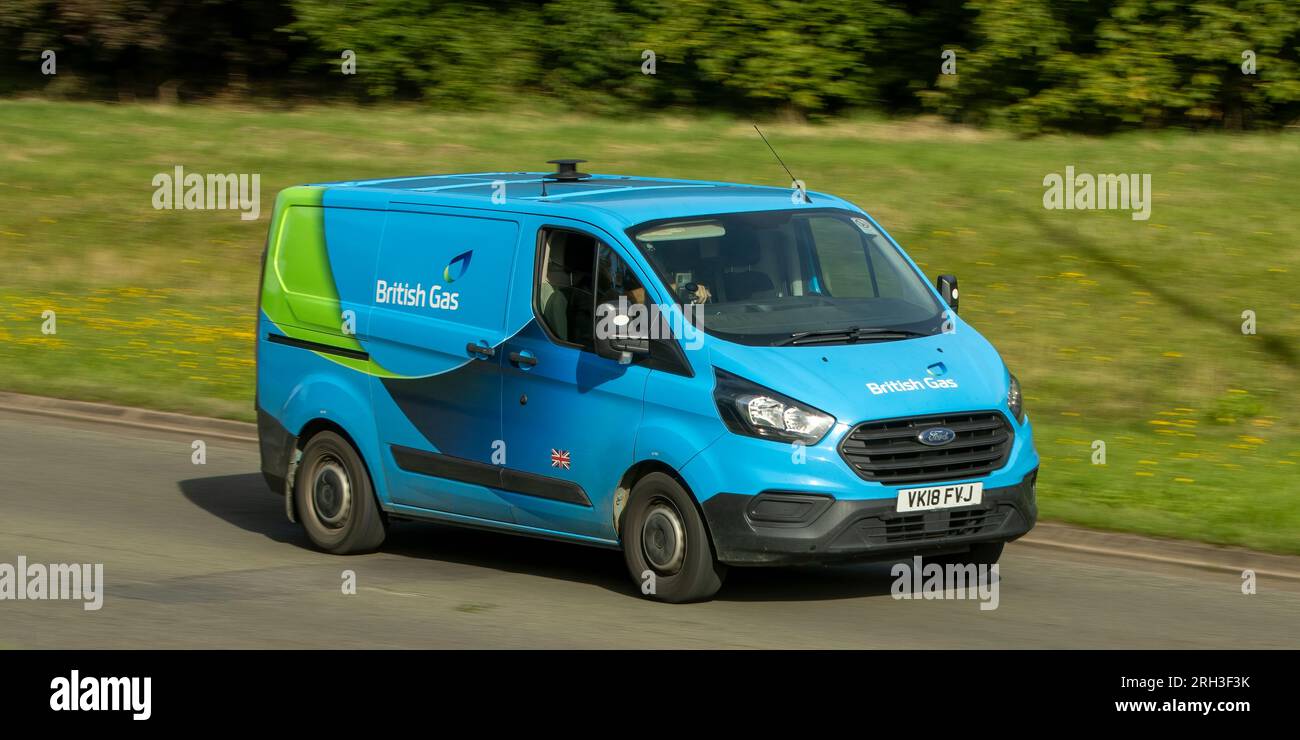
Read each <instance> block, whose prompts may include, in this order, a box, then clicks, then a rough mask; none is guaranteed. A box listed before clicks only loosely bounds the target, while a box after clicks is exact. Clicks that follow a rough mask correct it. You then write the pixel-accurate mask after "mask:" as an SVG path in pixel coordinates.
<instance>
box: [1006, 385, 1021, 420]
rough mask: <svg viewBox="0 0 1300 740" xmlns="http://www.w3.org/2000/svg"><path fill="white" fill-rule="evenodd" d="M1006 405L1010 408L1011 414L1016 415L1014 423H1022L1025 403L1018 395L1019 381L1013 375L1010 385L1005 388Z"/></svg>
mask: <svg viewBox="0 0 1300 740" xmlns="http://www.w3.org/2000/svg"><path fill="white" fill-rule="evenodd" d="M1007 405H1008V406H1010V407H1011V413H1013V414H1015V415H1016V421H1019V422H1024V420H1025V401H1024V398H1023V397H1022V396H1021V395H1020V381H1019V380H1016V376H1014V375H1012V376H1011V384H1010V385H1008V386H1007Z"/></svg>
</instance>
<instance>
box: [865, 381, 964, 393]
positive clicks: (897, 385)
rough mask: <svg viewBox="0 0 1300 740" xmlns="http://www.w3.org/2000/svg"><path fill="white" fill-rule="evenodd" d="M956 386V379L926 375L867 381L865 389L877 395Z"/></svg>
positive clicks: (944, 388)
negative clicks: (905, 378)
mask: <svg viewBox="0 0 1300 740" xmlns="http://www.w3.org/2000/svg"><path fill="white" fill-rule="evenodd" d="M956 387H957V381H955V380H953V379H951V378H934V377H927V378H922V379H920V380H916V379H914V378H908V379H907V380H884V381H881V382H879V383H867V390H869V391H871V395H873V396H879V395H882V394H885V393H907V392H910V391H926V390H949V389H953V388H956Z"/></svg>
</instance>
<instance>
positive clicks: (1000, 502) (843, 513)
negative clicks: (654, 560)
mask: <svg viewBox="0 0 1300 740" xmlns="http://www.w3.org/2000/svg"><path fill="white" fill-rule="evenodd" d="M1037 477H1038V470H1037V469H1036V468H1035V469H1034V470H1032V471H1030V472H1029V474H1027V475H1026V476H1025V477H1024V478H1023V479H1022V480H1021V481H1020V482H1019V483H1017V484H1015V485H1012V486H1005V487H1001V488H987V489H985V490H984V496H983V502H982V503H981V504H979V505H978V506H964V507H960V508H955V509H940V510H937V511H925V512H909V513H899V512H896V511H894V508H895V505H896V501H895V499H894V498H882V499H867V500H852V501H849V500H837V499H834V498H832V497H830V496H825V495H818V494H808V493H802V492H796V491H765V492H763V493H760V494H758V495H757V496H746V495H741V494H735V493H719V494H717V495H715V496H713V497H712V498H710V499H708V500H707V501H705V502H704V505H703V509H704V518H705V520H706V521H707V522H708V526H709V532H710V534H711V535H712V537H713V547H714V550H715V552H716V554H717V557H718V559H719V560H720V561H722V562H724V563H727V564H730V565H788V564H797V563H810V562H828V561H840V560H892V559H896V558H903V557H910V556H912V555H939V554H945V553H950V552H961V551H963V550H965V549H967V548H968V547H970V546H971V545H973V544H977V543H981V542H1010V541H1011V540H1014V539H1016V538H1018V537H1020V536H1021V535H1023V534H1025V533H1026V532H1028V531H1029V530H1030V529H1032V528H1033V526H1034V523H1035V522H1036V521H1037V520H1038V502H1037V500H1036V497H1035V485H1034V484H1035V482H1036V479H1037Z"/></svg>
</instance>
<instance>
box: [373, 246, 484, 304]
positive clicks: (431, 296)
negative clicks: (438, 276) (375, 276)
mask: <svg viewBox="0 0 1300 740" xmlns="http://www.w3.org/2000/svg"><path fill="white" fill-rule="evenodd" d="M473 256H474V250H472V249H470V250H467V251H465V252H462V253H461V254H458V255H456V256H455V257H453V258H452V260H451V262H448V263H447V266H446V267H444V268H442V282H443V283H447V284H450V283H454V282H456V281H457V280H459V279H461V278H462V277H464V276H465V271H466V270H468V269H469V261H470V258H471V257H473ZM375 303H376V304H378V305H388V306H410V307H412V308H428V309H435V310H441V311H455V310H456V309H458V308H460V292H459V291H450V290H446V289H445V288H443V286H442V285H438V284H434V285H431V286H429V287H428V288H426V287H425V286H424V284H423V283H419V282H417V283H411V282H408V281H405V280H376V281H375Z"/></svg>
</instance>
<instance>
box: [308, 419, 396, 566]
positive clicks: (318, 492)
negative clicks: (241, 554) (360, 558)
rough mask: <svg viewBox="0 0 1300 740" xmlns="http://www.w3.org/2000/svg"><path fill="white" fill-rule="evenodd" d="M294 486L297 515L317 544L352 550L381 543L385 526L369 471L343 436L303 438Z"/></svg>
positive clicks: (344, 552)
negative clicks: (306, 439)
mask: <svg viewBox="0 0 1300 740" xmlns="http://www.w3.org/2000/svg"><path fill="white" fill-rule="evenodd" d="M293 489H294V490H293V495H294V504H295V505H296V508H297V510H298V516H299V518H300V519H302V525H303V528H304V529H305V530H307V537H308V538H310V539H311V541H312V544H314V545H316V547H319V548H320V549H322V550H325V551H326V552H332V553H334V554H336V555H351V554H354V553H362V552H369V551H371V550H374V549H376V548H377V547H379V546H380V545H381V544H383V542H384V537H385V536H386V534H387V525H386V522H385V521H384V515H383V512H382V511H380V509H379V502H378V501H376V500H375V492H374V488H373V487H372V486H371V483H370V474H369V473H368V472H367V471H366V466H365V463H364V462H362V460H361V456H360V455H359V454H357V451H356V450H355V449H354V448H353V447H352V444H351V443H350V442H348V441H347V440H346V439H344V438H343V437H341V436H339V435H338V434H335V433H334V432H329V431H325V432H320V433H318V434H316V435H315V436H314V437H312V438H311V439H310V440H309V441H308V442H307V446H306V447H305V448H303V451H302V461H301V462H300V463H299V465H298V472H297V474H296V475H295V477H294V483H293Z"/></svg>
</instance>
